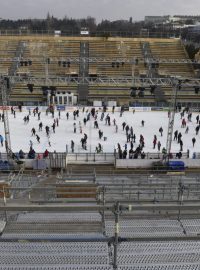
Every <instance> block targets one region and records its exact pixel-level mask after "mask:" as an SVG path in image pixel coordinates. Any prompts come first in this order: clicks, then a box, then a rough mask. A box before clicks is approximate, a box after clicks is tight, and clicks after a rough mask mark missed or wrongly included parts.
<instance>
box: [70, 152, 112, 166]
mask: <svg viewBox="0 0 200 270" xmlns="http://www.w3.org/2000/svg"><path fill="white" fill-rule="evenodd" d="M66 163H67V164H113V165H114V163H115V155H114V153H99V154H97V153H79V154H67V161H66Z"/></svg>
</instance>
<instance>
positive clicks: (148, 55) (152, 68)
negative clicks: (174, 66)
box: [141, 42, 159, 78]
mask: <svg viewBox="0 0 200 270" xmlns="http://www.w3.org/2000/svg"><path fill="white" fill-rule="evenodd" d="M141 49H142V55H143V57H144V63H145V65H146V67H147V69H148V70H147V77H149V78H157V77H159V75H158V70H157V63H155V62H154V63H153V62H152V59H153V55H152V52H151V48H150V45H149V42H141Z"/></svg>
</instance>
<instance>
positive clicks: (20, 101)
mask: <svg viewBox="0 0 200 270" xmlns="http://www.w3.org/2000/svg"><path fill="white" fill-rule="evenodd" d="M0 54H1V56H0V58H1V64H0V72H1V97H2V110H3V113H4V119H3V121H4V128H5V138H6V141H7V142H6V143H7V147H6V150H7V153H1V162H0V168H1V171H2V172H1V174H0V177H1V183H0V184H1V185H0V200H1V204H0V217H1V220H0V231H1V235H0V250H1V252H0V269H2V270H3V269H5V270H6V269H7V270H11V269H12V270H13V269H16V270H17V269H24V270H25V269H27V270H28V269H34V270H36V269H37V270H40V269H41V270H47V269H48V270H50V269H51V270H61V269H62V270H64V269H68V270H75V269H76V270H111V269H119V270H179V269H180V270H182V269H187V270H198V269H200V263H199V262H200V249H199V247H200V237H199V228H200V218H199V214H200V212H199V207H200V201H199V196H200V194H199V192H200V189H199V183H200V178H199V167H200V164H199V159H198V158H199V157H198V156H197V159H195V160H192V159H188V157H187V156H186V155H184V157H183V158H184V161H185V163H186V162H187V167H188V168H186V169H185V170H184V167H180V168H178V170H177V168H175V167H173V166H172V167H169V166H163V167H162V170H155V169H156V168H157V169H158V167H156V168H155V167H154V168H153V167H151V166H150V165H149V164H151V163H152V162H153V161H159V160H162V159H163V156H162V157H161V156H159V155H155V154H152V155H151V156H150V157H149V160H146V159H145V161H143V160H141V159H140V160H137V161H135V160H134V159H133V160H129V161H127V160H119V159H118V158H117V156H116V155H114V153H112V154H106V153H100V154H96V153H89V154H85V155H81V154H79V153H74V154H72V155H71V156H70V155H69V154H68V153H67V152H64V153H50V154H49V157H48V158H46V159H43V158H41V159H33V160H31V161H30V160H26V159H18V158H16V156H15V154H14V153H13V152H12V149H11V142H10V136H9V122H8V116H7V111H8V110H10V105H11V106H19V105H20V106H32V107H30V108H33V107H34V106H49V105H52V104H53V105H55V106H56V105H58V106H76V105H77V104H78V105H83V106H89V105H91V106H95V104H98V107H99V106H102V105H103V106H108V107H109V106H111V107H112V106H122V105H124V106H123V108H124V109H125V107H127V106H129V105H130V106H133V107H137V106H140V107H145V106H151V107H156V108H157V109H158V107H159V108H160V109H161V107H167V108H169V109H170V111H171V116H170V117H169V128H168V136H167V154H169V153H170V144H171V140H172V134H173V120H174V114H175V109H176V106H177V105H178V103H179V105H180V106H183V107H190V109H191V110H198V109H199V101H200V100H199V98H198V94H199V80H198V78H196V76H195V71H194V69H193V62H192V61H191V60H190V59H189V58H188V56H187V53H186V51H185V49H184V46H183V45H182V43H181V41H180V40H179V39H146V38H145V39H144V38H141V39H139V38H137V39H136V38H132V39H130V38H105V37H102V38H91V37H77V38H75V37H71V38H69V37H62V36H58V37H53V36H1V37H0ZM195 64H198V63H195ZM59 108H60V107H59ZM169 159H170V157H169V156H168V157H167V160H168V161H169ZM186 160H187V161H186ZM165 161H166V159H165ZM134 164H136V165H135V166H134ZM166 164H167V163H165V165H166ZM174 169H175V171H174ZM179 169H182V171H180V170H179Z"/></svg>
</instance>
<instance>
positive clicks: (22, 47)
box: [8, 41, 26, 76]
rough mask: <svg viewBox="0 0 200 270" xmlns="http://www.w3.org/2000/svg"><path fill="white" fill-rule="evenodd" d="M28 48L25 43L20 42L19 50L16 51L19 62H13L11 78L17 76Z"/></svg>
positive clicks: (10, 72) (10, 70)
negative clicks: (21, 60) (21, 59)
mask: <svg viewBox="0 0 200 270" xmlns="http://www.w3.org/2000/svg"><path fill="white" fill-rule="evenodd" d="M25 48H26V43H25V42H23V41H20V42H19V43H18V46H17V49H16V53H15V58H16V59H18V61H13V62H12V65H11V67H10V69H9V72H8V74H9V76H15V75H16V71H17V69H18V67H19V63H20V58H22V57H23V54H24V51H25Z"/></svg>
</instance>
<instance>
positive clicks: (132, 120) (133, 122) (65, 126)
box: [0, 108, 200, 155]
mask: <svg viewBox="0 0 200 270" xmlns="http://www.w3.org/2000/svg"><path fill="white" fill-rule="evenodd" d="M69 114H70V116H69V120H67V117H66V111H65V112H64V111H61V119H60V120H59V126H58V127H56V132H55V134H54V133H53V132H52V128H51V132H50V138H49V139H48V138H47V136H46V132H45V128H44V127H45V126H46V125H48V126H50V127H51V126H52V124H53V118H52V116H51V114H48V116H46V113H45V112H41V121H42V123H43V131H40V132H39V128H38V125H39V123H40V121H38V117H37V115H36V116H35V117H34V116H33V113H32V112H31V116H30V122H29V123H28V124H24V121H23V118H24V116H26V115H28V111H27V110H26V109H25V108H23V111H22V112H21V113H20V112H16V118H14V116H13V115H12V114H11V112H10V111H9V112H8V115H9V127H10V135H11V147H12V150H13V152H18V151H19V150H20V149H22V150H23V151H24V152H28V151H29V148H30V140H32V142H33V148H34V150H35V151H36V152H44V151H45V149H48V150H49V151H50V152H53V151H54V150H56V151H57V152H64V151H65V150H66V145H68V148H69V152H71V149H70V143H71V140H73V141H74V143H75V152H94V151H95V148H96V146H97V145H98V143H99V142H100V143H101V144H102V145H103V151H104V152H113V150H114V148H115V146H116V145H117V143H120V144H121V146H122V148H123V146H124V145H125V143H126V133H125V131H123V130H122V123H123V122H124V121H125V122H126V123H127V124H128V125H129V126H132V127H133V132H134V133H135V134H136V143H135V144H134V147H137V146H138V144H139V135H140V134H142V135H143V136H144V141H145V147H144V151H145V152H158V149H157V147H156V149H153V136H154V134H155V135H157V138H158V141H160V142H161V145H162V146H161V149H162V147H166V137H167V127H168V115H167V112H135V113H134V114H133V113H132V112H124V114H123V116H122V117H120V113H119V112H115V113H114V114H112V113H109V115H110V117H111V126H108V125H105V118H104V120H103V121H100V116H101V112H99V113H98V118H97V121H98V124H99V128H100V129H101V130H102V131H103V136H105V137H107V141H103V139H101V140H99V136H98V129H95V128H94V119H93V118H92V117H91V120H90V121H88V122H87V124H86V127H84V124H83V118H84V117H85V116H86V114H87V113H86V112H84V113H83V112H82V111H80V113H79V117H78V118H77V119H76V121H74V120H73V114H72V112H69ZM107 114H108V113H105V116H106V115H107ZM196 116H197V113H193V115H192V122H188V121H187V115H186V114H185V119H186V122H187V125H188V126H189V133H188V134H185V128H181V119H180V113H176V116H175V124H174V131H175V130H176V129H177V130H179V131H180V132H181V133H182V135H183V137H182V140H183V151H184V152H186V151H187V149H189V150H190V152H191V155H192V153H193V152H200V138H199V135H197V136H196V132H195V127H196ZM55 118H58V112H55ZM114 118H115V119H116V123H117V125H118V133H116V131H115V126H114V124H113V119H114ZM142 120H144V121H145V124H144V127H142V126H141V121H142ZM79 121H80V122H81V126H82V129H83V133H82V134H80V130H79ZM74 122H76V125H77V133H74V132H73V124H74ZM161 126H162V127H163V130H164V132H163V137H161V136H160V133H159V131H158V130H159V128H160V127H161ZM33 127H34V128H35V129H36V133H37V134H38V135H39V136H40V144H39V143H38V142H37V141H36V138H35V137H33V136H31V129H32V128H33ZM84 133H86V134H87V135H88V143H87V151H86V150H83V149H82V148H81V143H80V140H81V138H82V137H83V134H84ZM0 134H2V135H3V136H4V125H3V122H0ZM4 137H5V136H4ZM193 137H195V138H196V144H195V147H194V148H193V146H192V138H193ZM48 141H50V143H51V147H50V146H49V144H48ZM128 149H129V143H128ZM179 150H180V146H179V144H178V143H177V142H175V141H173V142H172V152H177V151H179ZM0 151H1V152H5V148H4V147H2V146H0Z"/></svg>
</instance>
